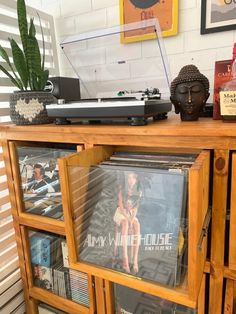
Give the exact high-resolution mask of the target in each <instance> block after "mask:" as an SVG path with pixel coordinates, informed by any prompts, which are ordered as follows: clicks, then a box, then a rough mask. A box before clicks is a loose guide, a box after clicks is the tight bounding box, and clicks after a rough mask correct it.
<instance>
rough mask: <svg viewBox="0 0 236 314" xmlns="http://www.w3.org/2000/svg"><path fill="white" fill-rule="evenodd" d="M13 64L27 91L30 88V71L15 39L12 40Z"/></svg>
mask: <svg viewBox="0 0 236 314" xmlns="http://www.w3.org/2000/svg"><path fill="white" fill-rule="evenodd" d="M10 44H11V49H12V57H13V62H14V64H15V67H16V70H17V72H18V73H19V76H20V78H21V81H22V83H23V86H24V88H25V89H27V87H28V70H27V65H26V60H25V56H24V54H23V52H22V50H21V49H20V47H19V46H18V44H17V43H16V41H15V40H14V39H10Z"/></svg>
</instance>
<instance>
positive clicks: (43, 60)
mask: <svg viewBox="0 0 236 314" xmlns="http://www.w3.org/2000/svg"><path fill="white" fill-rule="evenodd" d="M37 15H38V18H39V25H40V29H41V34H42V42H43V55H42V70H44V63H45V40H44V34H43V27H42V22H41V18H40V15H39V14H38V12H37ZM45 85H46V82H45ZM44 87H45V86H44Z"/></svg>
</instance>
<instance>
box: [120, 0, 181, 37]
mask: <svg viewBox="0 0 236 314" xmlns="http://www.w3.org/2000/svg"><path fill="white" fill-rule="evenodd" d="M153 18H157V19H158V20H159V24H160V29H161V32H162V36H173V35H176V34H177V31H178V0H162V1H160V0H145V1H143V0H120V23H121V24H128V23H133V22H140V21H143V20H147V19H153ZM153 38H156V35H155V34H154V33H153V29H151V28H146V29H141V30H137V31H136V32H132V33H128V32H127V34H125V33H124V35H123V36H122V39H121V41H122V42H123V43H129V42H135V41H141V40H147V39H153Z"/></svg>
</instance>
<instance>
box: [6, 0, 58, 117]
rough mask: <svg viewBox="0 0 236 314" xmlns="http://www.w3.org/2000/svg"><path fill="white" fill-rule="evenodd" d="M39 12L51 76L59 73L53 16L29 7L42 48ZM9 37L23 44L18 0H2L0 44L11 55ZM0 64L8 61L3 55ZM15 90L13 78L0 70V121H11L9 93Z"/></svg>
mask: <svg viewBox="0 0 236 314" xmlns="http://www.w3.org/2000/svg"><path fill="white" fill-rule="evenodd" d="M37 12H38V14H39V15H40V18H41V23H42V27H43V33H44V39H45V49H46V56H45V67H46V68H47V69H49V75H50V76H55V75H58V58H57V51H56V40H55V29H54V22H53V17H52V16H50V15H48V14H46V13H44V12H41V11H39V10H35V9H33V8H31V7H27V14H28V22H29V20H30V17H33V18H34V23H35V26H36V32H37V35H36V36H37V39H38V41H39V46H40V49H42V47H43V43H42V35H41V30H40V26H39V19H38V16H37ZM9 37H10V38H14V39H15V40H16V41H17V42H18V44H21V42H20V35H19V30H18V21H17V14H16V1H15V0H0V44H1V45H2V46H3V48H5V49H6V51H7V53H8V55H9V56H10V57H11V53H10V51H11V49H10V44H9V41H8V38H9ZM41 51H42V50H41ZM10 60H11V58H10ZM0 64H1V65H3V66H4V67H5V65H6V62H5V61H4V60H3V59H1V57H0ZM6 68H7V70H9V67H8V66H6ZM14 90H17V88H16V87H15V86H14V85H13V84H12V83H11V80H10V79H9V78H8V77H7V76H6V75H5V74H4V73H3V72H2V71H1V70H0V122H5V121H9V95H10V93H11V92H12V91H14Z"/></svg>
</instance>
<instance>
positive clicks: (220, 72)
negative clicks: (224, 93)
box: [213, 60, 232, 120]
mask: <svg viewBox="0 0 236 314" xmlns="http://www.w3.org/2000/svg"><path fill="white" fill-rule="evenodd" d="M231 62H232V60H222V61H216V62H215V74H214V96H213V101H214V105H213V119H214V120H221V119H222V116H221V114H220V90H221V86H222V85H223V84H225V83H226V82H228V81H229V80H230V65H231Z"/></svg>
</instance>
